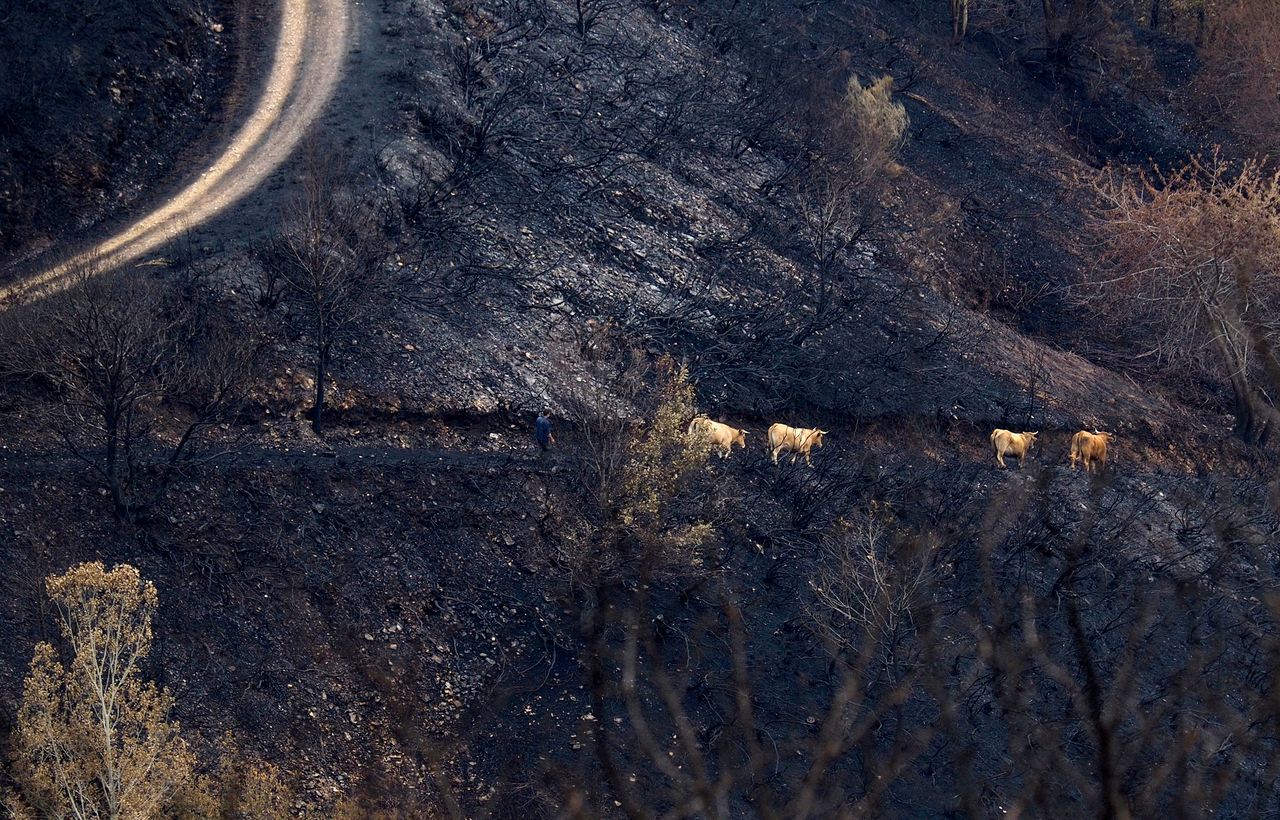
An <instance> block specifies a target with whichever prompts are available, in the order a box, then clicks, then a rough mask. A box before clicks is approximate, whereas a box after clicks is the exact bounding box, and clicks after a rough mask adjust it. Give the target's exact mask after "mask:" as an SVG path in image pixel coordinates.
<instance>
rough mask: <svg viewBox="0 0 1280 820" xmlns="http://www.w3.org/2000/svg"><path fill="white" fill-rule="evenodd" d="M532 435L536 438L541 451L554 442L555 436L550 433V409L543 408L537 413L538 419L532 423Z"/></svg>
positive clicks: (544, 450)
mask: <svg viewBox="0 0 1280 820" xmlns="http://www.w3.org/2000/svg"><path fill="white" fill-rule="evenodd" d="M533 437H534V438H535V439H537V440H538V446H539V447H541V448H542V450H543V452H546V450H547V449H548V448H550V447H551V445H552V444H555V443H556V437H555V436H553V435H551V411H550V410H543V411H542V412H541V413H539V414H538V420H537V421H535V422H534V423H533Z"/></svg>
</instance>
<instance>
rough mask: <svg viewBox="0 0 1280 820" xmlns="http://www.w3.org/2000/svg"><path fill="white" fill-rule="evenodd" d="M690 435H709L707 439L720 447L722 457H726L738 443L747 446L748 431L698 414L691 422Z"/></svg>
mask: <svg viewBox="0 0 1280 820" xmlns="http://www.w3.org/2000/svg"><path fill="white" fill-rule="evenodd" d="M687 432H688V435H690V436H693V435H695V434H698V433H701V434H702V435H705V436H706V437H707V441H708V442H710V443H711V444H712V445H713V446H716V447H719V448H720V457H721V458H726V457H727V456H729V455H730V454H731V453H732V452H733V445H735V444H737V445H739V446H741V447H743V448H744V449H745V448H746V446H747V431H746V430H739V429H738V428H736V427H730V426H729V425H727V424H721V423H720V422H718V421H712V420H711V419H709V418H707V417H706V416H698V417H697V418H695V419H694V420H693V421H691V422H689V429H688V431H687Z"/></svg>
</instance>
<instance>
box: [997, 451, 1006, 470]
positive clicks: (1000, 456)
mask: <svg viewBox="0 0 1280 820" xmlns="http://www.w3.org/2000/svg"><path fill="white" fill-rule="evenodd" d="M996 463H997V464H999V465H1000V469H1002V470H1003V469H1004V453H1002V452H1000V451H999V450H996Z"/></svg>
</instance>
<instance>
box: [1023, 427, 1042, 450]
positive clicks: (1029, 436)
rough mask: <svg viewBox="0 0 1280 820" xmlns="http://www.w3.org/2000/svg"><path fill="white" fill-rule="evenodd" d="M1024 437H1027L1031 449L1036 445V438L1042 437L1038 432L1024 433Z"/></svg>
mask: <svg viewBox="0 0 1280 820" xmlns="http://www.w3.org/2000/svg"><path fill="white" fill-rule="evenodd" d="M1022 435H1024V436H1026V437H1027V446H1028V447H1030V446H1031V445H1033V444H1035V443H1036V436H1038V435H1040V431H1039V430H1037V431H1035V432H1034V433H1023V434H1022Z"/></svg>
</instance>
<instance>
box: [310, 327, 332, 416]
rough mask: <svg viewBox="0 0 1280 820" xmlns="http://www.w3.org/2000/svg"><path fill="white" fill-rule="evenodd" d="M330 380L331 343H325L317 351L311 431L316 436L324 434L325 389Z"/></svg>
mask: <svg viewBox="0 0 1280 820" xmlns="http://www.w3.org/2000/svg"><path fill="white" fill-rule="evenodd" d="M328 378H329V342H328V341H323V342H321V343H320V345H319V346H318V348H317V350H316V395H315V404H313V405H312V407H311V429H312V430H315V433H316V435H317V436H318V435H322V434H323V433H324V392H325V390H324V388H325V382H326V381H327V380H328Z"/></svg>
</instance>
